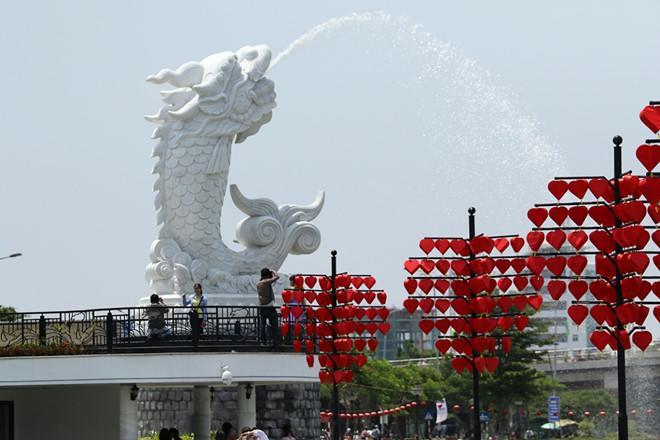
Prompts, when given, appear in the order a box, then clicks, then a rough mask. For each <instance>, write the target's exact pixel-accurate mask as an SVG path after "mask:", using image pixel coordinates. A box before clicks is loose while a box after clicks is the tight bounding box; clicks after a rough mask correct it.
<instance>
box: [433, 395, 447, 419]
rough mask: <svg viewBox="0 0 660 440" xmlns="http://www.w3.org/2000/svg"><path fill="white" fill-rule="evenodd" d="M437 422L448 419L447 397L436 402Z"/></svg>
mask: <svg viewBox="0 0 660 440" xmlns="http://www.w3.org/2000/svg"><path fill="white" fill-rule="evenodd" d="M435 412H436V415H435V423H436V424H438V423H442V422H444V421H445V420H447V417H449V413H448V412H447V399H442V401H441V402H435Z"/></svg>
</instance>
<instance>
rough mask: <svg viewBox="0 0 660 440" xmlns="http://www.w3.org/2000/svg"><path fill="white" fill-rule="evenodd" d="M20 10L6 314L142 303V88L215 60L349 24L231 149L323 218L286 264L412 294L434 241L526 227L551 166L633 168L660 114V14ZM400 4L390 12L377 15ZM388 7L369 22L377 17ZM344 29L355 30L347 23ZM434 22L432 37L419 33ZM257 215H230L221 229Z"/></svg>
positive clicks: (332, 5)
mask: <svg viewBox="0 0 660 440" xmlns="http://www.w3.org/2000/svg"><path fill="white" fill-rule="evenodd" d="M357 5H358V2H355V1H333V2H325V3H324V4H321V3H320V2H309V1H298V2H259V3H257V2H232V3H231V4H230V3H229V2H220V1H215V2H188V3H182V2H167V1H159V2H149V1H140V2H135V1H133V2H122V1H113V2H83V1H80V2H41V3H37V2H31V1H21V2H4V3H3V5H2V6H0V54H1V55H2V67H1V68H0V83H1V84H3V88H2V95H3V96H4V98H3V102H4V104H3V105H2V106H1V109H0V112H1V113H0V133H2V138H1V139H2V140H1V143H0V145H1V148H2V150H1V151H2V156H1V157H2V158H1V159H0V176H1V178H0V204H1V206H2V215H1V216H0V231H2V232H1V234H0V255H5V254H8V253H11V252H17V251H20V252H23V253H24V254H25V255H24V256H23V257H21V258H17V259H12V260H4V261H0V304H11V305H14V306H16V307H18V308H19V309H21V310H23V311H28V310H45V309H66V308H83V307H92V306H93V307H104V306H121V305H131V304H134V303H135V302H136V301H137V299H138V298H139V297H140V296H143V295H144V294H145V292H146V288H147V286H146V282H145V279H144V268H145V264H146V263H147V256H148V249H149V245H150V243H151V241H152V240H153V239H154V238H155V237H156V226H155V212H154V209H153V198H154V194H153V193H152V190H151V187H152V184H153V182H154V179H155V178H154V176H152V175H151V174H150V170H151V167H152V166H153V163H154V161H153V159H151V157H150V152H151V148H152V147H153V145H154V142H153V141H152V140H150V134H151V131H152V130H153V126H152V125H151V124H148V123H147V122H146V121H144V119H143V118H142V116H143V115H144V114H151V113H153V112H154V111H155V110H156V109H157V108H158V106H159V95H158V90H159V87H156V86H153V85H150V84H147V83H145V82H144V78H145V77H146V76H147V75H148V74H152V73H155V72H157V71H158V70H160V69H161V68H165V67H167V68H176V67H178V66H179V65H181V64H182V63H184V62H186V61H190V60H200V59H201V58H203V57H205V56H207V55H209V54H211V53H214V52H219V51H224V50H236V49H238V48H240V47H241V46H244V45H249V44H258V43H264V44H268V45H269V46H271V48H272V49H273V52H274V54H277V53H279V52H280V51H282V50H283V49H284V48H285V47H287V45H289V44H290V43H291V42H292V41H294V40H295V39H296V38H298V37H299V36H300V35H302V34H303V33H305V32H306V31H307V30H308V29H310V28H312V27H314V26H316V25H318V24H320V23H323V22H325V21H326V20H328V19H331V18H333V17H344V16H347V15H350V14H353V13H358V14H362V15H361V16H360V17H361V18H359V19H358V18H354V19H351V20H343V21H342V20H340V21H338V22H335V25H336V26H335V29H334V30H333V31H331V32H327V33H321V34H320V35H319V37H318V38H317V39H316V40H314V41H311V42H309V44H306V45H304V46H303V47H301V48H300V49H299V50H297V51H295V52H294V53H292V54H291V56H289V57H287V58H286V59H284V60H283V61H282V63H281V64H280V65H278V66H277V68H276V69H274V70H273V71H271V72H270V73H269V76H270V77H271V78H272V79H273V80H274V81H275V84H276V91H277V93H278V108H276V109H275V111H274V114H273V120H272V122H271V123H269V124H268V125H267V126H265V127H263V128H262V130H261V131H260V132H259V133H258V135H256V136H254V137H252V138H250V139H249V140H248V141H246V142H245V143H244V144H241V145H238V146H236V147H235V148H234V150H233V156H232V168H231V174H230V179H229V180H230V182H231V183H237V184H238V185H239V187H240V188H241V189H242V191H243V192H244V193H245V194H246V195H248V196H249V197H269V198H272V199H274V200H275V201H276V202H277V203H280V204H282V203H309V202H311V201H312V200H313V198H314V196H315V194H316V193H317V191H318V190H321V189H323V190H325V191H326V192H327V203H326V206H325V208H324V210H323V212H322V213H321V215H320V217H319V218H318V219H317V220H316V221H315V224H316V225H317V226H318V227H319V228H320V230H321V233H322V236H323V243H322V245H321V248H320V249H319V250H318V251H317V253H316V254H314V255H312V256H300V257H291V258H289V259H288V260H287V262H286V263H285V265H284V267H283V268H282V269H283V271H290V272H305V271H308V272H320V271H327V270H329V252H330V250H331V249H337V250H338V251H339V257H340V260H339V268H340V269H341V270H349V271H352V272H362V273H364V272H369V273H373V274H374V275H375V276H376V278H377V279H378V284H377V286H378V287H381V288H385V289H387V290H388V291H389V292H390V304H392V305H397V306H398V305H399V304H400V303H401V299H402V298H403V288H402V287H401V282H402V280H403V278H404V273H403V271H402V269H401V267H402V261H403V260H404V259H406V258H407V257H408V256H410V255H417V254H419V251H418V248H417V242H418V240H419V238H421V237H422V236H424V235H454V234H463V233H466V232H467V231H466V229H467V224H466V209H467V208H468V207H469V206H475V207H476V208H477V210H478V220H477V227H478V230H479V231H480V232H485V233H491V234H498V233H499V234H501V233H511V232H522V233H525V232H527V231H528V229H529V227H530V226H531V225H530V223H529V222H528V220H527V219H526V216H525V213H526V211H527V209H528V208H529V207H530V206H531V205H532V204H533V203H534V202H541V201H549V200H550V199H549V194H548V193H547V191H546V190H545V184H546V183H547V181H548V180H549V179H550V178H551V177H553V175H555V173H568V174H607V175H609V173H611V169H612V165H611V154H610V152H611V149H610V146H611V138H612V136H613V135H615V134H621V135H623V137H624V140H625V147H626V148H625V150H624V168H625V169H629V168H633V170H635V171H636V172H640V171H641V167H640V166H638V165H637V162H636V160H635V159H634V148H633V147H635V146H636V145H637V144H639V143H640V142H641V141H643V139H644V138H645V137H647V136H649V132H648V130H647V129H646V128H645V127H643V126H642V124H641V123H640V122H639V120H638V117H637V114H638V112H639V110H640V109H641V108H642V107H643V106H644V105H645V103H646V102H647V101H648V100H649V99H660V83H659V82H658V77H659V75H660V74H659V72H660V58H659V57H658V53H660V27H659V26H658V25H657V17H658V16H660V3H659V2H657V1H644V2H642V1H640V2H620V1H617V2H614V1H611V2H606V1H581V2H575V1H552V2H544V3H541V2H529V1H517V2H503V1H500V2H492V1H483V2H410V1H407V2H385V1H378V2H376V1H371V2H369V1H362V2H359V8H358V6H357ZM377 11H382V13H377ZM369 12H370V13H372V14H371V15H365V13H369ZM342 23H343V25H341V24H342ZM416 25H420V26H421V27H420V26H416ZM241 217H242V214H241V213H239V212H238V210H237V209H236V208H234V207H233V206H232V204H231V201H227V203H226V205H225V210H224V211H223V224H222V231H223V234H224V236H225V241H227V242H230V241H231V240H232V239H233V238H234V232H233V231H234V226H235V224H236V223H237V221H238V220H240V218H241Z"/></svg>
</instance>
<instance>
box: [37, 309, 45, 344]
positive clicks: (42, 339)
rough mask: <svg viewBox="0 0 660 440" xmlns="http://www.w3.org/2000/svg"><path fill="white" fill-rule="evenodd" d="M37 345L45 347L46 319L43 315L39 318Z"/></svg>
mask: <svg viewBox="0 0 660 440" xmlns="http://www.w3.org/2000/svg"><path fill="white" fill-rule="evenodd" d="M39 344H41V345H46V318H45V317H44V315H41V316H40V317H39Z"/></svg>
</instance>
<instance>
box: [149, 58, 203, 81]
mask: <svg viewBox="0 0 660 440" xmlns="http://www.w3.org/2000/svg"><path fill="white" fill-rule="evenodd" d="M203 76H204V66H202V65H201V64H200V63H198V62H194V61H191V62H188V63H185V64H182V65H181V67H179V68H178V69H176V70H170V69H163V70H161V71H160V72H158V73H157V74H156V75H149V76H148V77H147V81H148V82H150V83H154V84H163V83H168V84H171V85H173V86H175V87H191V86H194V85H195V84H199V82H200V81H201V80H202V77H203Z"/></svg>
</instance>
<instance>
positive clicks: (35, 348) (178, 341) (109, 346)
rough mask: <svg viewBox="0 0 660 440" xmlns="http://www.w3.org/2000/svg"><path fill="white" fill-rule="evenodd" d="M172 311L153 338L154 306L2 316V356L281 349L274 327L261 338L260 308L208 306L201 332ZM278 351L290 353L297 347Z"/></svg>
mask: <svg viewBox="0 0 660 440" xmlns="http://www.w3.org/2000/svg"><path fill="white" fill-rule="evenodd" d="M166 308H167V312H166V313H164V314H163V315H162V317H163V319H164V324H165V327H166V328H167V329H168V330H169V331H168V332H166V334H167V335H166V336H165V335H162V336H161V335H158V336H156V337H150V334H151V332H150V329H149V322H150V318H149V314H148V313H147V312H148V310H149V307H119V308H102V309H86V310H66V311H46V312H30V313H19V312H17V313H11V314H6V315H5V316H2V317H0V356H17V355H30V354H34V355H40V354H75V353H79V352H84V353H103V352H158V351H192V350H213V351H271V350H273V349H275V347H273V341H272V339H271V334H272V333H271V331H270V328H266V331H265V335H262V334H261V331H260V330H261V324H262V323H261V317H260V314H259V307H256V306H208V307H206V313H205V315H204V320H203V325H202V326H201V331H200V330H198V329H199V328H200V327H199V326H196V325H194V320H195V317H193V316H191V309H190V308H189V307H181V306H166ZM193 313H194V312H193ZM151 319H153V315H152V318H151ZM264 324H265V323H264ZM161 325H162V323H161ZM276 348H277V350H278V351H281V350H287V351H288V350H290V349H291V345H290V344H285V345H284V346H281V345H280V346H279V347H276Z"/></svg>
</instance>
